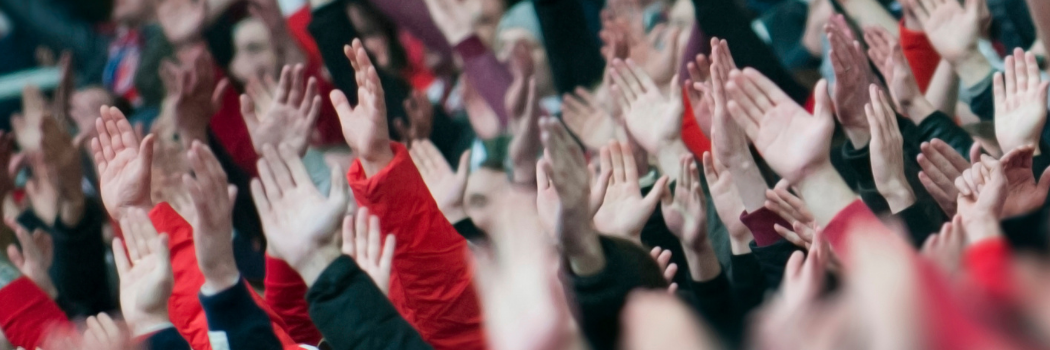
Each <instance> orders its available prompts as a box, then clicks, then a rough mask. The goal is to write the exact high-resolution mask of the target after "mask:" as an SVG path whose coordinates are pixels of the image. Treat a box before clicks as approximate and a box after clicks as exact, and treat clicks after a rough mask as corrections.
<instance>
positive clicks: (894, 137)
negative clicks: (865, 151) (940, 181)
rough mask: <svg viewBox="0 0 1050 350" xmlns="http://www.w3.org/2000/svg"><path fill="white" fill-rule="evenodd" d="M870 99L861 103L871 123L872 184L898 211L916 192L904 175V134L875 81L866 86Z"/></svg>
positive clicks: (908, 204) (893, 210) (892, 207)
mask: <svg viewBox="0 0 1050 350" xmlns="http://www.w3.org/2000/svg"><path fill="white" fill-rule="evenodd" d="M868 90H869V93H870V94H871V103H868V104H865V105H864V112H865V113H866V114H867V115H868V125H870V126H871V143H870V144H869V145H868V146H869V147H870V150H871V170H872V172H873V173H874V174H873V175H874V178H875V188H876V189H878V190H879V194H881V195H882V196H883V198H886V203H887V204H889V207H890V211H891V212H893V213H899V212H900V211H901V210H904V209H907V208H908V207H910V206H911V205H912V204H913V203H915V192H913V191H912V188H911V185H909V184H908V179H907V178H906V177H904V138H903V137H902V136H901V132H900V129H898V128H897V115H896V114H895V113H893V107H890V103H889V100H888V99H887V98H886V96H885V95H884V94H883V93H882V90H880V89H879V88H878V86H876V85H875V84H872V85H871V86H870V87H869V88H868Z"/></svg>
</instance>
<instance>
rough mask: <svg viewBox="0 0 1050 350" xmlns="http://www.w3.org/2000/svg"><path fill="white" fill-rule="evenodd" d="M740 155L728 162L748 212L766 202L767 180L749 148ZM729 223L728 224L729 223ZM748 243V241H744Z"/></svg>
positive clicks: (734, 182)
mask: <svg viewBox="0 0 1050 350" xmlns="http://www.w3.org/2000/svg"><path fill="white" fill-rule="evenodd" d="M737 153H740V154H739V156H738V157H736V158H734V159H730V160H729V161H728V162H727V164H726V165H727V166H729V173H730V174H732V178H733V186H734V187H736V191H737V194H739V195H740V200H741V202H742V203H743V204H744V210H746V211H747V212H748V213H751V212H754V211H756V210H758V209H760V208H762V207H763V206H764V205H765V203H766V188H767V187H766V180H765V179H764V178H763V177H762V173H761V172H759V170H758V164H756V163H755V158H754V157H752V156H751V152H750V151H749V150H746V149H745V150H742V151H740V152H737ZM727 225H728V224H727ZM744 245H747V242H744Z"/></svg>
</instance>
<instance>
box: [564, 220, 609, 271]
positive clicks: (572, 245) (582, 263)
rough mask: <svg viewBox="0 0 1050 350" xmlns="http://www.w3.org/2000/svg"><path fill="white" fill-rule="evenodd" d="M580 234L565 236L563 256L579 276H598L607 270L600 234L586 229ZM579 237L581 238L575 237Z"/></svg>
mask: <svg viewBox="0 0 1050 350" xmlns="http://www.w3.org/2000/svg"><path fill="white" fill-rule="evenodd" d="M577 233H578V234H563V236H562V239H561V241H560V243H561V250H562V254H564V255H565V259H566V260H568V262H569V268H570V269H571V270H572V273H573V274H575V275H577V276H592V275H596V274H598V273H599V272H601V271H602V269H604V268H605V251H604V250H603V249H602V243H601V240H600V239H599V238H598V233H597V232H595V231H594V230H592V229H584V230H583V232H577ZM573 236H579V237H573Z"/></svg>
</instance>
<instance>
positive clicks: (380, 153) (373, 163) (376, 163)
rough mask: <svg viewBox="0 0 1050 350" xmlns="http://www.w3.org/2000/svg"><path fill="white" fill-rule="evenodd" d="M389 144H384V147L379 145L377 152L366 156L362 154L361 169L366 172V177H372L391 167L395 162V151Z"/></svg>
mask: <svg viewBox="0 0 1050 350" xmlns="http://www.w3.org/2000/svg"><path fill="white" fill-rule="evenodd" d="M390 147H391V145H390V143H389V142H384V143H383V145H382V146H378V145H377V148H376V149H377V151H375V152H368V153H367V154H365V153H364V152H362V154H361V157H360V158H359V159H360V160H361V168H362V169H364V171H365V176H372V175H375V174H376V173H379V171H381V170H383V169H384V168H386V166H387V165H390V162H391V161H393V160H394V151H393V150H392V149H391V148H390Z"/></svg>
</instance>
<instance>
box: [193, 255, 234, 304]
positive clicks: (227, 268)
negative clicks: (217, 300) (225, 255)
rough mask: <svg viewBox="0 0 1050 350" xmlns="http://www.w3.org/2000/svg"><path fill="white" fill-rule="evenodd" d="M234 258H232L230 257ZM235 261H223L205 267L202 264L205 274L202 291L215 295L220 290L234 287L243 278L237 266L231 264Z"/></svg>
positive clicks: (203, 273) (202, 271)
mask: <svg viewBox="0 0 1050 350" xmlns="http://www.w3.org/2000/svg"><path fill="white" fill-rule="evenodd" d="M230 260H232V259H230ZM231 263H233V262H232V261H230V262H223V263H218V264H216V265H221V266H212V267H207V268H206V267H205V265H204V264H201V274H202V275H204V285H203V286H201V293H203V294H204V295H209V296H210V295H215V294H218V293H219V292H222V291H224V290H227V289H229V288H230V287H233V286H234V285H236V284H237V282H239V281H240V280H241V274H240V272H238V271H237V266H236V265H235V264H234V265H231Z"/></svg>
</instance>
